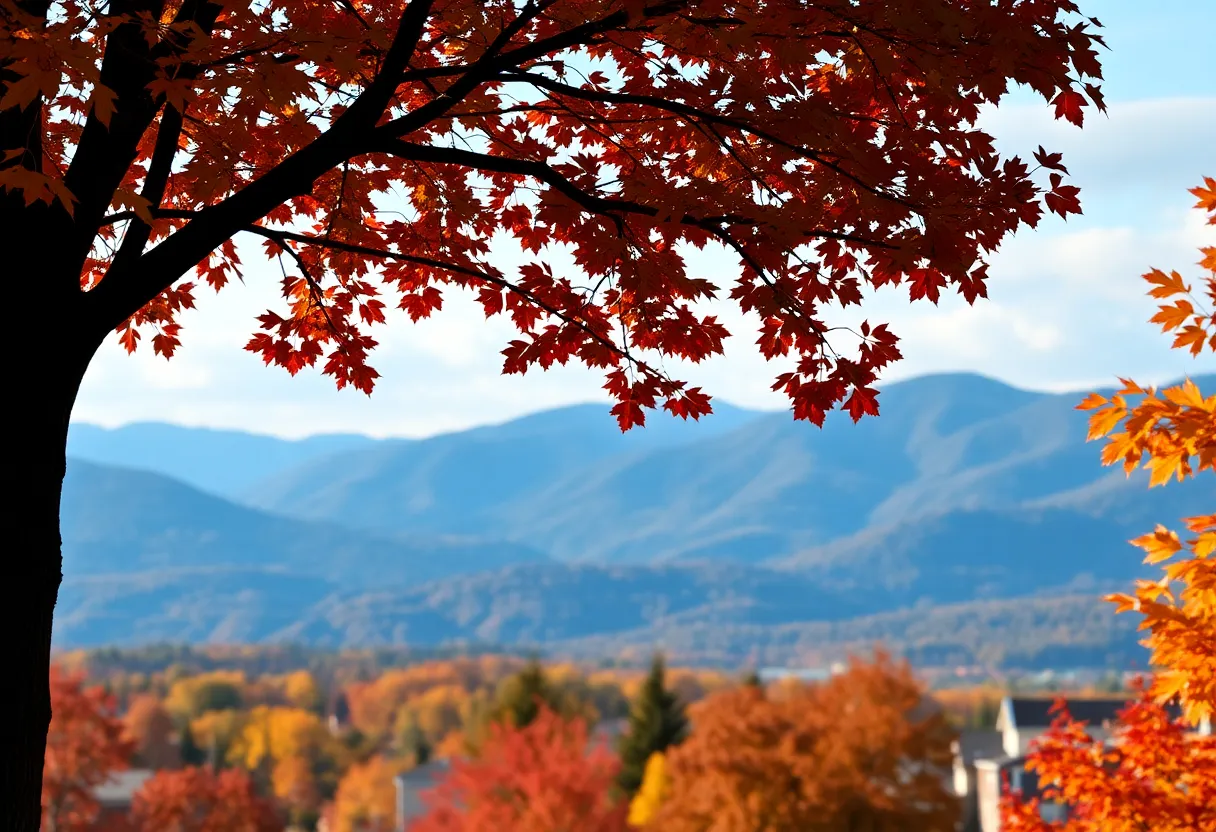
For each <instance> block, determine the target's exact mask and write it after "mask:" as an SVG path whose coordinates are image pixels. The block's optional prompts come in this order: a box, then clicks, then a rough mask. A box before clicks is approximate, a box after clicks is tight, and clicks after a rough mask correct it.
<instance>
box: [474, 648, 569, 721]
mask: <svg viewBox="0 0 1216 832" xmlns="http://www.w3.org/2000/svg"><path fill="white" fill-rule="evenodd" d="M542 704H545V705H548V706H549V707H550V708H551V709H552V710H553V711H554V712H555V713H559V714H561V713H565V712H566V711H567V708H566V707H564V705H565V704H566V703H565V702H564V697H563V696H562V695H561V691H559V690H558V689H557V688H555V687H554V686H553V684H552V683H551V682H550V681H549V678H548V677H547V676H546V675H545V669H544V667H542V666H541V663H540V661H538V660H537V659H535V658H533V659H531V660H530V661H529V662H528V664H527V665H526V666H525V667H524V669H523V670H521V671H520V672H519V673H516V674H515V675H514V676H512V677H510V678H509V679H507V680H506V681H504V682H503V684H502V685H501V686H500V687H499V689H498V695H497V697H496V702H495V703H494V710H493V713H492V714H491V720H492V721H494V722H502V723H506V724H509V725H513V726H515V727H516V728H523V727H525V726H526V725H530V724H531V723H532V721H533V720H534V719H536V715H537V714H538V713H540V706H541V705H542Z"/></svg>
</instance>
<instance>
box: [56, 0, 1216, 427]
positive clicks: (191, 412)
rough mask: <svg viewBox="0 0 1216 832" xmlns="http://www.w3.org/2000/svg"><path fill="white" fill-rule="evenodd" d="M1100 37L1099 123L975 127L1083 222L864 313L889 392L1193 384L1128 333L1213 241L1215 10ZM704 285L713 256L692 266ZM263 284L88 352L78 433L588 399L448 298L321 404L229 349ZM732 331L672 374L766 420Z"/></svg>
mask: <svg viewBox="0 0 1216 832" xmlns="http://www.w3.org/2000/svg"><path fill="white" fill-rule="evenodd" d="M1079 3H1080V5H1081V8H1082V11H1083V12H1084V13H1086V14H1088V15H1090V16H1094V17H1097V18H1098V19H1099V20H1101V21H1102V23H1103V24H1104V25H1105V27H1106V33H1105V34H1106V37H1107V40H1108V43H1109V45H1110V47H1111V51H1109V52H1107V53H1105V54H1104V56H1103V57H1104V65H1105V75H1106V81H1105V83H1104V89H1105V92H1106V96H1107V100H1108V104H1109V114H1108V115H1107V116H1101V115H1096V114H1093V113H1090V114H1089V118H1088V120H1087V123H1086V127H1085V128H1084V129H1083V130H1077V129H1076V128H1073V127H1071V126H1070V125H1067V124H1063V123H1060V122H1054V121H1053V120H1052V119H1051V115H1050V111H1049V108H1048V107H1047V106H1046V105H1044V104H1043V103H1041V102H1037V101H1035V100H1034V99H1032V98H1030V97H1027V96H1023V95H1015V96H1014V97H1012V98H1011V100H1010V101H1009V102H1008V103H1007V104H1006V105H1004V106H1002V107H1001V109H1000V110H999V111H996V112H993V113H990V114H988V116H986V123H987V124H988V126H989V127H990V129H991V130H992V131H993V133H994V135H996V137H997V140H998V144H999V146H1001V147H1002V148H1004V149H1005V150H1007V151H1008V152H1011V153H1018V154H1020V155H1022V156H1023V157H1024V158H1028V157H1029V153H1030V151H1032V150H1033V149H1034V148H1035V147H1036V146H1037V145H1038V144H1040V143H1041V144H1043V145H1045V146H1046V147H1047V149H1048V150H1052V151H1057V150H1059V151H1063V152H1064V153H1065V161H1066V163H1067V164H1068V165H1069V168H1070V170H1071V171H1072V174H1073V179H1074V181H1075V183H1076V184H1079V185H1080V186H1081V187H1082V204H1083V208H1084V211H1085V215H1084V216H1083V217H1080V218H1077V217H1074V218H1071V219H1070V220H1069V221H1068V222H1067V223H1065V222H1063V221H1062V220H1059V219H1058V218H1055V217H1052V218H1051V219H1050V220H1048V221H1046V222H1045V223H1043V224H1042V225H1041V226H1040V228H1039V229H1038V230H1037V231H1033V232H1023V233H1020V234H1019V235H1017V236H1016V237H1015V238H1013V239H1012V240H1010V241H1009V242H1008V243H1007V244H1006V245H1005V246H1004V247H1003V248H1002V250H1001V251H1000V252H999V253H998V254H997V256H996V257H995V258H994V260H993V263H992V270H991V272H992V280H991V283H990V295H991V297H990V299H989V300H988V301H987V302H983V301H981V302H980V303H979V304H977V305H976V306H975V307H969V306H967V305H966V304H965V303H963V302H962V301H961V300H955V299H954V298H951V299H949V300H943V302H942V304H941V305H940V306H938V307H934V306H931V305H928V304H917V305H915V306H909V305H908V304H907V303H906V295H904V296H903V298H902V299H901V297H900V295H899V294H898V293H891V294H885V295H884V294H881V293H880V294H878V295H877V296H875V297H873V298H871V299H870V303H869V306H868V307H867V310H866V313H865V314H866V315H867V316H868V317H869V319H870V320H871V321H878V320H886V321H889V322H891V324H892V327H893V329H895V331H896V332H897V333H899V334H900V336H901V337H902V339H903V342H902V349H903V352H904V355H905V360H904V361H903V362H901V363H900V364H899V365H898V366H897V367H895V368H894V369H893V370H892V371H891V372H890V373H889V374H888V376H887V379H888V380H894V379H899V378H905V377H908V376H914V375H921V374H924V373H929V372H941V371H953V370H968V371H974V372H980V373H984V374H986V375H990V376H993V377H995V378H999V379H1002V380H1004V381H1007V382H1009V383H1012V384H1016V385H1019V386H1022V387H1027V388H1031V389H1045V390H1074V389H1075V390H1079V389H1085V388H1088V387H1090V386H1093V385H1096V384H1106V383H1109V382H1110V381H1111V380H1112V379H1113V378H1114V377H1116V376H1117V375H1132V376H1134V377H1136V378H1137V379H1139V380H1144V381H1164V380H1167V379H1170V378H1174V377H1178V376H1180V375H1182V374H1184V373H1197V372H1201V371H1203V372H1211V371H1213V370H1216V361H1213V360H1212V359H1211V358H1210V357H1209V358H1206V359H1204V360H1192V359H1190V358H1188V357H1186V356H1182V355H1180V354H1179V353H1177V352H1175V351H1171V350H1170V349H1169V341H1168V339H1167V338H1166V337H1165V336H1162V335H1160V334H1158V333H1156V332H1155V331H1154V328H1153V327H1151V326H1149V325H1148V324H1147V323H1146V322H1145V321H1146V320H1147V318H1148V317H1149V316H1150V315H1151V314H1152V312H1153V306H1152V303H1151V302H1150V301H1149V299H1148V298H1146V297H1145V296H1144V289H1143V282H1142V281H1141V280H1140V278H1139V275H1140V274H1141V273H1142V272H1144V271H1145V270H1147V269H1148V268H1149V267H1150V266H1158V267H1161V268H1177V269H1179V270H1181V271H1183V272H1184V274H1185V273H1187V271H1188V270H1190V271H1191V273H1192V274H1193V273H1194V267H1193V265H1192V264H1193V263H1194V262H1195V260H1196V259H1197V252H1196V249H1197V248H1198V246H1199V245H1201V244H1205V243H1207V244H1211V243H1212V242H1216V241H1214V240H1213V237H1214V236H1216V235H1214V234H1213V233H1212V231H1211V229H1210V228H1207V227H1205V226H1203V224H1202V217H1201V216H1200V215H1199V213H1198V212H1196V211H1193V210H1190V206H1191V204H1192V202H1193V199H1192V198H1191V196H1190V195H1189V194H1187V193H1186V189H1187V188H1189V187H1192V186H1194V185H1195V184H1197V183H1198V182H1199V181H1200V179H1201V177H1202V176H1204V175H1208V176H1216V149H1214V148H1216V69H1214V68H1213V65H1212V51H1211V46H1210V38H1211V33H1212V32H1213V31H1216V0H1155V2H1152V3H1148V2H1144V0H1079ZM693 265H694V266H695V267H699V268H700V269H701V270H702V273H704V274H706V275H707V276H710V277H713V276H714V275H715V273H716V274H719V275H721V274H722V272H721V270H720V268H719V267H718V266H717V264H716V263H715V262H714V259H713V257H712V256H704V257H703V258H702V260H701V261H700V262H697V261H693ZM276 284H277V280H276V275H275V274H274V273H273V272H272V270H271V269H269V268H263V267H260V266H259V267H253V268H250V269H249V272H248V274H247V275H246V285H245V286H239V285H238V286H234V287H232V288H231V289H229V290H226V291H225V292H224V293H223V294H221V295H219V296H217V297H210V296H205V297H203V298H202V299H201V300H200V303H199V307H200V308H199V309H198V310H195V311H193V312H191V313H189V314H188V315H187V316H186V317H185V318H184V319H183V324H184V332H183V335H184V346H183V348H182V350H181V351H180V353H179V356H178V357H177V358H175V359H174V360H173V361H172V362H166V361H164V359H160V358H156V357H155V356H152V355H151V354H138V355H136V356H134V357H128V356H126V355H125V354H124V353H123V352H122V351H121V350H120V349H119V348H118V346H117V344H116V343H113V342H112V343H108V344H107V345H106V346H105V347H103V349H102V351H101V352H100V353H99V355H98V357H97V359H96V360H95V362H94V364H93V367H92V368H91V369H90V372H89V375H88V377H87V378H86V380H85V384H84V386H83V388H82V390H81V394H80V397H79V399H78V401H77V407H76V414H75V418H76V419H77V420H78V421H88V422H95V423H99V424H105V425H116V424H121V423H125V422H131V421H144V420H164V421H172V422H178V423H181V424H190V425H200V426H210V427H228V428H241V429H247V430H255V431H258V432H263V433H276V434H280V435H284V436H301V435H306V434H312V433H320V432H330V431H356V432H361V433H370V434H374V435H381V436H386V435H399V436H420V435H427V434H432V433H436V432H441V431H446V430H453V429H459V428H463V427H468V426H471V425H476V424H483V423H487V422H497V421H502V420H505V419H509V418H512V417H514V416H517V415H521V414H523V413H527V412H530V411H534V410H538V409H543V408H547V407H555V406H559V405H563V404H570V403H574V402H582V401H594V400H599V399H602V394H601V392H600V389H599V386H600V378H599V377H598V376H597V375H596V374H594V373H591V372H589V371H586V370H583V369H581V368H560V369H558V370H556V371H551V372H548V373H536V374H532V375H529V376H528V377H525V378H523V379H521V378H519V377H518V376H514V377H510V378H504V377H502V376H501V375H500V373H499V369H500V367H501V359H500V356H499V354H498V353H499V350H500V349H501V348H502V346H503V345H504V344H505V343H506V342H507V340H509V338H510V329H509V327H506V326H504V325H502V324H501V323H498V322H490V323H487V322H486V321H485V320H484V317H483V316H482V315H481V313H480V312H479V311H478V309H477V307H475V306H474V305H473V304H472V303H471V302H469V301H467V300H466V299H463V298H459V297H458V296H454V295H453V296H449V298H448V299H447V308H446V309H445V311H444V312H443V313H441V314H440V315H438V316H437V317H435V318H434V319H432V320H430V321H426V322H423V323H422V324H419V325H410V324H409V323H408V322H406V321H400V322H395V323H394V325H392V326H390V327H385V328H381V329H380V331H379V333H378V335H379V337H380V338H381V340H382V347H381V348H380V350H379V351H378V352H377V354H376V355H375V356H374V364H375V366H376V367H377V369H378V370H380V372H381V374H382V375H383V379H382V381H381V385H380V387H379V388H378V389H377V391H376V392H375V394H373V395H372V396H371V397H370V398H368V397H366V396H363V395H362V394H359V393H353V392H350V391H342V392H338V391H335V390H334V389H333V385H332V384H331V383H330V382H329V381H328V380H326V379H323V378H321V377H320V376H318V375H315V374H313V375H302V376H298V377H296V378H294V379H292V378H289V377H288V376H287V375H286V374H285V373H283V372H282V371H280V370H276V369H272V368H266V367H264V366H262V363H261V361H260V359H258V358H257V357H256V356H254V355H252V354H249V353H246V352H244V351H243V350H242V349H241V346H242V345H243V344H244V343H245V341H246V340H247V339H248V337H249V333H250V332H251V331H252V329H253V326H254V324H253V319H254V316H256V315H258V314H260V313H261V312H262V311H264V310H265V309H266V308H268V307H272V306H275V305H276V304H275V300H274V287H275V285H276ZM724 317H725V318H726V321H727V324H728V326H729V327H730V329H731V330H732V332H734V333H736V337H734V338H732V339H731V341H730V342H729V344H728V355H727V356H726V357H725V358H723V359H718V360H715V361H713V362H709V363H707V364H705V365H702V366H700V367H696V368H689V369H688V370H687V371H684V372H682V377H685V378H689V379H690V380H692V381H693V382H695V383H697V384H700V385H702V386H703V387H704V388H705V389H706V390H707V391H708V392H710V393H711V394H714V395H715V396H717V397H718V398H721V399H723V400H726V401H730V402H733V403H736V404H740V405H745V406H750V407H757V408H780V407H782V406H783V400H782V399H781V398H780V397H778V396H777V395H776V394H773V393H772V392H771V391H770V390H769V385H770V384H771V379H772V377H773V375H774V374H775V373H776V372H778V371H779V368H778V367H775V366H772V365H767V364H765V362H764V361H763V360H762V359H761V358H760V357H759V356H758V355H757V354H756V352H755V349H754V347H753V346H752V342H753V341H754V335H753V334H752V329H751V327H750V326H749V325H748V324H747V323H745V322H744V321H743V319H741V318H740V317H738V316H737V315H736V316H731V315H726V316H724Z"/></svg>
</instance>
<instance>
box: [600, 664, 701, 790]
mask: <svg viewBox="0 0 1216 832" xmlns="http://www.w3.org/2000/svg"><path fill="white" fill-rule="evenodd" d="M665 672H666V669H665V667H664V664H663V657H662V656H661V655H657V654H656V655H655V657H654V660H653V661H652V662H651V665H650V673H649V675H647V677H646V681H645V682H643V683H642V689H641V690H640V691H638V696H637V698H636V699H635V700H634V701H633V706H632V707H631V708H630V709H629V729H628V730H627V731H626V732H625V733H624V734H623V735H622V736H621V739H620V743H619V745H618V751H619V752H620V756H621V771H620V774H619V775H618V776H617V786H618V787H619V788H620V790H621V791H622V792H623V793H624V794H625V795H626V796H627V797H633V795H635V794H637V791H638V789H639V788H640V787H641V785H642V779H643V776H644V775H645V772H646V761H647V760H649V759H650V755H652V754H655V753H658V752H664V751H666V750H667V749H668V748H669V747H671V746H673V745H679V744H680V743H681V742H683V741H684V738H685V737H687V736H688V717H687V716H686V715H685V713H684V705H683V703H681V702H680V699H679V697H677V696H676V695H675V693H673V692H672V691H670V690H668V689H667V688H666V686H665V683H664V676H665Z"/></svg>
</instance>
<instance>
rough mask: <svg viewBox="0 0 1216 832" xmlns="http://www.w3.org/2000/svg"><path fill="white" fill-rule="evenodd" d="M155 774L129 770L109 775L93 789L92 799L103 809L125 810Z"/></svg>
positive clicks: (139, 769) (149, 770)
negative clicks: (108, 777)
mask: <svg viewBox="0 0 1216 832" xmlns="http://www.w3.org/2000/svg"><path fill="white" fill-rule="evenodd" d="M153 774H155V772H154V771H152V770H151V769H147V768H129V769H125V770H123V771H117V772H115V773H114V774H112V775H110V779H108V780H106V781H105V782H104V783H101V784H99V785H98V786H96V787H95V788H94V789H93V797H94V798H96V799H97V802H98V803H100V804H101V806H102V808H103V809H125V808H127V807H129V806H130V805H131V799H132V798H133V797H134V796H135V793H136V792H137V791H139V790H140V788H141V787H142V786H143V784H144V782H145V781H146V780H147V779H148V778H149V777H151V776H152V775H153Z"/></svg>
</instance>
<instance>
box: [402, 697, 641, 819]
mask: <svg viewBox="0 0 1216 832" xmlns="http://www.w3.org/2000/svg"><path fill="white" fill-rule="evenodd" d="M618 768H619V763H618V762H617V759H616V757H615V755H613V754H612V752H611V751H609V749H608V748H607V746H605V745H604V744H603V743H599V744H594V745H593V744H592V743H591V742H590V740H589V737H588V735H587V727H586V722H585V721H584V720H582V719H581V718H577V717H576V718H573V719H567V718H565V717H562V716H561V715H560V714H557V713H555V712H554V711H553V710H551V709H550V708H548V707H547V706H542V707H541V708H540V710H539V713H538V714H537V716H536V718H535V719H534V720H533V721H532V722H530V723H529V724H528V725H526V726H524V727H522V728H518V727H515V726H513V725H511V724H509V723H507V724H502V723H495V724H494V725H492V726H491V728H490V736H489V739H488V740H487V741H486V743H485V745H484V746H483V747H482V748H481V750H480V755H479V756H478V757H477V758H474V759H464V760H461V759H458V760H455V761H454V762H453V763H452V769H451V771H450V772H449V773H448V774H447V776H446V777H445V778H444V779H443V781H442V782H441V783H440V784H439V785H438V786H436V788H435V789H434V790H433V791H432V792H430V793H429V794H427V795H425V796H424V800H427V801H428V803H429V805H430V808H429V811H428V813H427V814H426V815H425V816H423V817H422V818H421V819H419V820H418V821H415V822H414V823H413V824H412V825H411V826H410V829H411V830H415V832H480V830H483V829H495V830H502V832H567V830H573V829H578V830H580V832H625V829H626V825H625V819H626V815H627V813H628V811H629V807H628V804H627V803H626V802H624V801H617V800H615V799H614V797H613V795H612V787H613V781H614V779H615V777H616V775H617V770H618Z"/></svg>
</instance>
